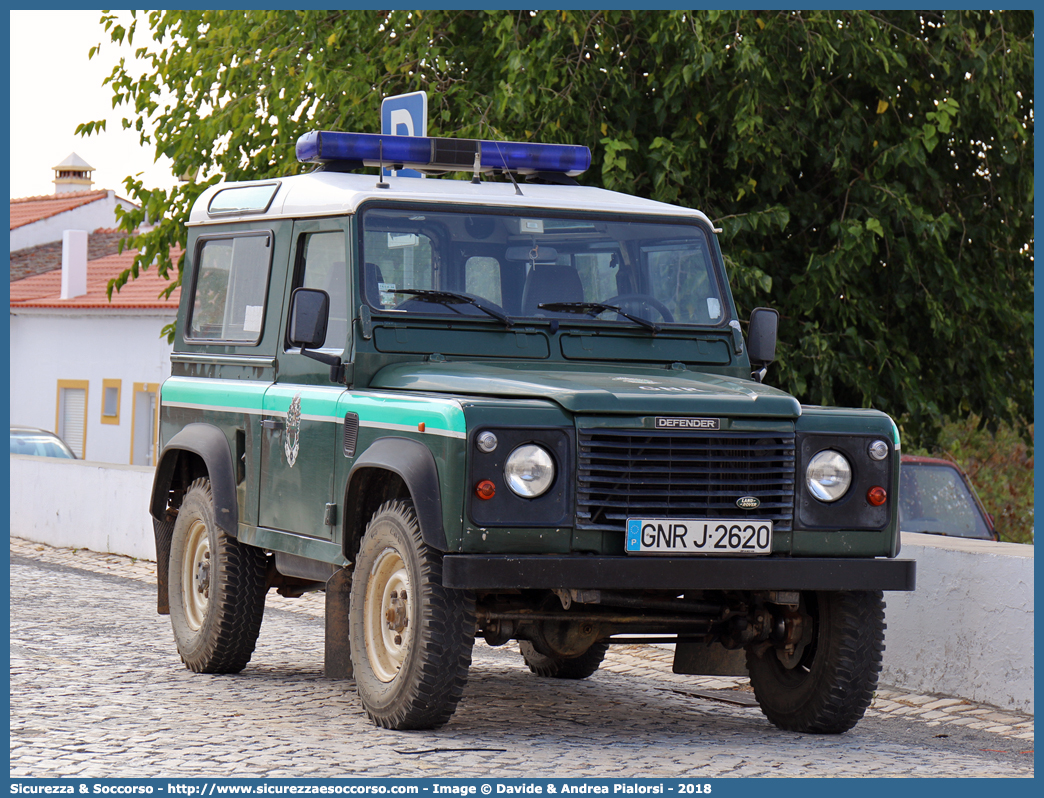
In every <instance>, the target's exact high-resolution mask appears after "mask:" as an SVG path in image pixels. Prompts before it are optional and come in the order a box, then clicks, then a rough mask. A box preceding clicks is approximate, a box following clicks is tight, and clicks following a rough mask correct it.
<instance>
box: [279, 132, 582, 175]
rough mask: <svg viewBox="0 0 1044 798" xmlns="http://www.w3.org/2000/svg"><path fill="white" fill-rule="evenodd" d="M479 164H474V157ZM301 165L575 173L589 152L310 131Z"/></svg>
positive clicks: (300, 146) (302, 144)
mask: <svg viewBox="0 0 1044 798" xmlns="http://www.w3.org/2000/svg"><path fill="white" fill-rule="evenodd" d="M476 155H478V162H477V167H476V158H475V156H476ZM297 160H298V161H300V162H301V163H336V162H339V161H354V162H356V163H360V162H361V163H362V164H364V165H366V166H379V165H381V164H383V165H384V166H386V167H393V168H410V169H417V170H419V171H422V172H471V171H474V170H476V168H477V170H478V171H479V172H484V173H485V172H492V171H493V170H502V171H512V172H520V173H522V174H527V173H531V172H560V173H562V174H566V175H569V176H571V177H575V176H576V175H579V174H582V173H583V172H584V171H585V170H586V169H587V168H588V167H589V166H590V165H591V151H590V150H589V149H588V148H587V147H582V146H577V145H572V144H530V143H526V142H516V141H479V140H476V139H440V138H429V137H422V136H386V135H380V134H377V133H338V132H333V131H326V130H323V131H319V130H315V131H312V132H311V133H305V134H304V135H303V136H301V138H299V139H298V140H297Z"/></svg>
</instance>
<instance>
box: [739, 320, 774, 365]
mask: <svg viewBox="0 0 1044 798" xmlns="http://www.w3.org/2000/svg"><path fill="white" fill-rule="evenodd" d="M778 328H779V311H777V310H773V309H772V308H754V310H752V311H751V312H750V329H748V330H747V354H748V355H749V356H750V362H751V364H754V363H760V364H763V365H768V364H769V363H771V362H772V361H773V360H775V359H776V331H777V330H778Z"/></svg>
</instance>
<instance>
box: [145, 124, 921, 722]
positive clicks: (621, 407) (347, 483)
mask: <svg viewBox="0 0 1044 798" xmlns="http://www.w3.org/2000/svg"><path fill="white" fill-rule="evenodd" d="M297 155H298V159H299V160H300V161H302V162H306V163H314V164H316V169H315V170H314V171H312V172H311V173H309V174H304V175H298V176H292V177H286V178H282V179H272V180H259V181H252V182H242V183H225V184H220V185H216V186H213V187H211V188H209V189H207V190H206V191H205V192H204V193H203V194H202V195H201V196H200V198H199V200H198V201H197V202H196V204H195V207H194V208H193V210H192V212H191V217H190V222H189V235H188V245H187V250H186V256H185V270H184V283H183V288H182V294H181V308H180V311H179V314H178V321H177V335H176V339H175V345H174V353H173V355H172V356H171V366H172V375H171V377H170V379H168V380H167V381H166V382H165V383H164V384H163V388H162V398H161V406H160V438H161V441H160V442H161V444H162V452H161V455H160V458H159V462H158V465H157V469H156V476H155V485H154V488H153V492H152V498H151V507H150V511H151V514H152V516H153V519H154V523H155V533H156V553H157V561H158V576H159V594H158V609H159V612H161V613H169V614H170V616H171V621H172V625H173V628H174V637H175V640H176V642H177V648H178V651H179V653H180V654H181V657H182V659H183V661H184V663H185V664H186V665H187V666H188V667H189V668H190V669H191V670H193V671H198V672H206V673H235V672H238V671H240V670H242V669H243V668H244V667H245V666H246V664H247V663H248V661H249V660H250V657H251V654H252V653H253V650H254V645H255V642H256V640H257V636H258V632H259V630H260V627H261V620H262V614H263V611H264V603H265V594H266V592H267V591H268V590H269V589H271V588H275V589H276V590H277V591H278V592H279V593H280V594H282V595H284V596H300V595H302V594H303V593H305V592H308V591H315V590H324V591H325V594H326V643H325V662H326V672H327V674H328V675H330V676H331V677H333V678H342V679H352V678H354V680H355V685H356V688H357V690H358V694H359V698H360V701H361V702H362V706H363V707H364V708H365V710H366V712H367V714H368V715H369V716H370V718H372V720H373V721H374V723H377V724H379V725H380V726H383V727H387V728H392V729H418V728H421V729H423V728H434V727H437V726H440V725H442V724H444V723H446V722H447V721H448V720H449V718H450V717H451V715H452V714H453V712H454V710H455V708H456V706H457V703H458V702H459V700H460V698H461V695H462V693H463V691H464V686H465V682H466V679H467V675H468V669H469V667H470V664H471V653H472V648H473V645H474V641H475V638H476V637H480V638H482V639H483V640H484V641H485V642H486V643H487V644H489V645H492V646H499V645H503V644H505V643H508V642H509V641H511V640H517V641H518V645H519V648H520V650H521V655H522V657H523V658H524V659H525V662H526V663H527V664H528V666H529V668H530V669H531V670H532V671H533V672H534V673H536V674H538V675H540V676H544V677H553V678H560V679H582V678H584V677H587V676H589V675H591V674H592V673H594V672H595V670H596V669H597V668H598V666H599V664H600V662H601V661H602V658H603V657H604V655H605V653H606V650H607V648H608V646H609V645H611V644H613V643H631V644H633V643H636V642H645V643H671V644H674V650H675V655H674V670H675V672H676V673H691V674H736V675H745V674H749V677H750V682H751V684H752V686H753V689H754V692H755V695H756V697H757V700H758V702H759V703H760V705H761V708H762V710H763V712H764V713H765V715H766V716H767V717H768V718H769V719H770V720H771V721H772V722H773V723H775V724H776V725H777V726H779V727H781V728H784V729H791V730H797V731H804V732H821V733H838V732H843V731H845V730H847V729H850V728H851V727H852V726H853V725H855V724H856V722H858V720H859V719H860V718H861V717H862V715H863V713H864V711H865V709H866V707H867V706H868V705H869V703H870V699H871V696H872V694H873V692H874V689H875V687H876V685H877V679H878V673H879V671H880V668H881V655H882V651H883V649H884V642H883V638H884V628H885V624H884V601H883V599H882V591H885V590H912V589H913V587H914V563H913V562H911V561H908V560H898V559H895V557H896V555H897V553H898V550H899V527H898V524H897V509H898V503H897V501H896V497H897V494H898V488H899V456H900V447H899V436H898V431H897V429H896V426H895V424H894V423H893V422H892V420H891V419H890V418H889V417H888V416H886V415H884V414H883V413H880V412H877V411H874V410H861V409H855V410H853V409H838V408H826V407H803V406H801V405H800V404H799V403H798V402H797V400H796V399H794V397H792V396H790V395H789V394H787V393H785V392H783V391H780V390H777V389H775V388H771V387H769V386H767V385H765V384H764V383H763V378H764V376H765V374H766V369H767V367H768V365H769V363H770V362H771V361H772V360H773V358H774V352H775V345H776V328H777V321H778V315H777V314H776V313H775V311H772V310H769V309H765V308H759V309H756V310H754V311H753V312H752V313H751V314H750V319H749V324H748V323H746V322H744V323H741V321H740V319H739V317H738V314H737V310H736V305H735V302H734V301H733V297H732V294H731V292H730V290H729V284H728V281H727V279H726V274H725V269H724V266H723V262H722V256H721V251H720V249H719V247H718V242H717V240H716V238H715V230H714V228H713V225H712V224H711V222H710V220H709V219H708V218H707V217H706V216H705V215H704V214H702V213H700V212H699V211H696V210H691V209H688V208H682V207H675V206H672V205H666V204H663V203H659V202H652V201H649V200H645V199H639V198H636V197H632V196H627V195H624V194H618V193H614V192H610V191H604V190H601V189H596V188H588V187H583V186H580V185H578V184H577V182H576V181H575V180H574V179H573V177H574V176H575V175H577V174H579V173H581V172H582V171H583V170H584V169H586V168H587V167H588V166H589V164H590V159H591V156H590V152H589V150H588V149H587V148H586V147H572V146H565V145H539V144H525V143H521V144H520V143H511V142H496V141H470V140H469V141H463V140H451V139H437V138H422V137H404V136H400V137H394V136H381V135H374V134H351V133H334V132H315V133H309V134H306V135H305V136H303V137H302V138H301V139H300V140H299V141H298V143H297ZM366 167H371V168H372V167H378V169H379V172H378V173H377V174H374V173H373V172H372V171H370V172H369V173H367V172H366V171H365V169H366ZM404 167H408V168H412V169H414V170H417V171H419V172H421V173H423V174H424V175H425V178H426V179H425V178H419V177H406V176H399V175H394V170H398V169H402V168H404ZM389 169H390V170H393V171H392V173H389V172H388V171H387V170H389ZM454 172H456V173H460V172H465V173H466V175H465V177H467V175H468V174H470V175H472V177H471V179H450V178H448V177H440V175H445V174H447V173H454ZM744 327H746V332H745V334H744Z"/></svg>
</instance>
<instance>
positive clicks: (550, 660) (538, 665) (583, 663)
mask: <svg viewBox="0 0 1044 798" xmlns="http://www.w3.org/2000/svg"><path fill="white" fill-rule="evenodd" d="M608 649H609V641H608V640H600V641H598V642H597V643H594V644H593V645H592V646H591V647H590V648H589V649H587V651H585V652H584V653H583V654H581V655H580V656H578V657H548V656H546V655H545V654H541V653H540V652H539V651H537V650H536V648H534V647H533V644H532V643H530V642H529V641H528V640H520V641H519V643H518V650H519V652H520V653H521V654H522V659H524V660H525V662H526V665H528V666H529V670H531V671H532V672H533V673H535V674H536V675H537V676H546V677H549V678H551V679H586V678H587V677H588V676H590V675H591V674H592V673H594V672H595V671H596V670H598V666H599V665H601V664H602V660H603V659H605V652H606V651H607V650H608Z"/></svg>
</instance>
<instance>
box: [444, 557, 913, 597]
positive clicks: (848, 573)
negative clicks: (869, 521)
mask: <svg viewBox="0 0 1044 798" xmlns="http://www.w3.org/2000/svg"><path fill="white" fill-rule="evenodd" d="M916 571H917V563H916V562H915V561H914V560H887V559H869V558H868V559H855V558H852V559H845V558H841V557H829V558H828V557H803V558H796V557H764V558H753V557H749V558H745V557H698V558H697V557H687V558H679V557H628V556H618V557H601V556H586V555H582V554H580V555H542V554H529V555H527V554H499V555H474V554H447V555H446V556H445V557H444V558H443V566H442V583H443V585H445V586H446V587H454V588H462V589H468V590H522V589H554V588H561V589H569V588H575V589H578V590H913V589H914V586H915V584H916V581H917V579H916Z"/></svg>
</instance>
